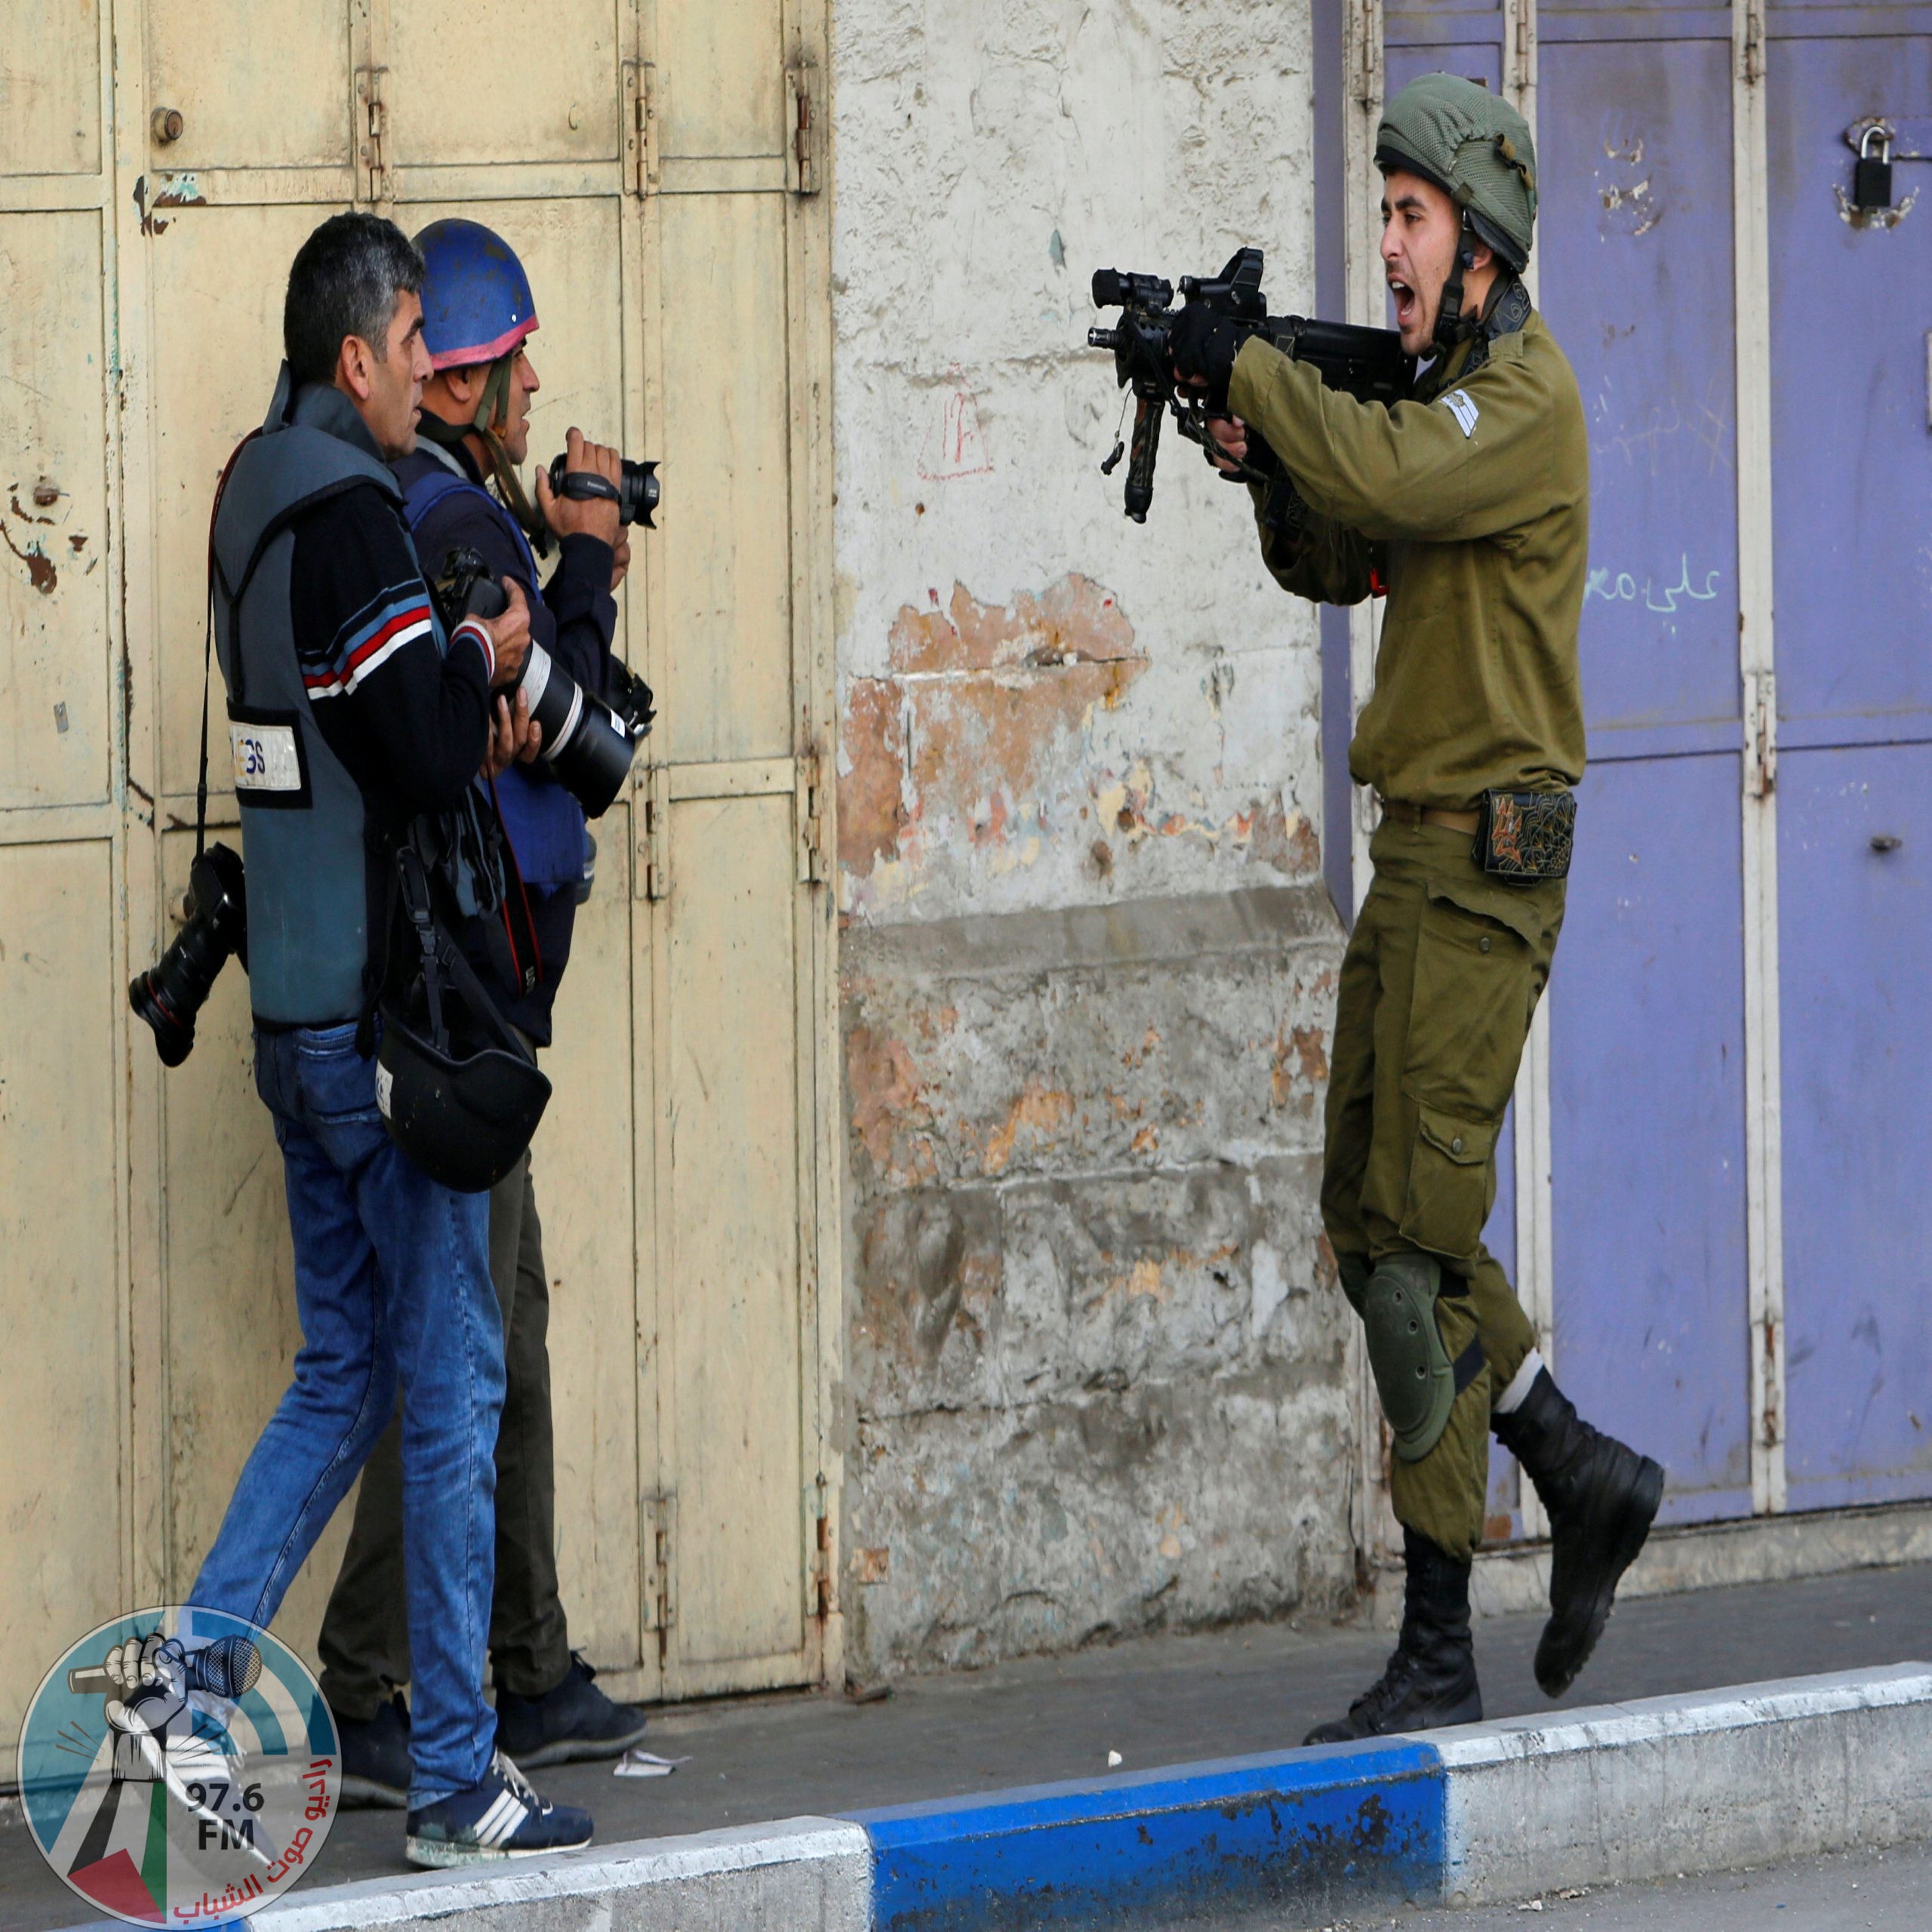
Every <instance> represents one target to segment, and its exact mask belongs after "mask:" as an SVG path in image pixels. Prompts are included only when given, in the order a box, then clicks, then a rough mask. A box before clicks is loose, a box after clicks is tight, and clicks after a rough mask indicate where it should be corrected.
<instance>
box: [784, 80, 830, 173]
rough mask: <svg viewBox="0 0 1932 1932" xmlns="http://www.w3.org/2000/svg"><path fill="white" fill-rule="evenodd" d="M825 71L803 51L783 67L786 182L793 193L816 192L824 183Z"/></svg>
mask: <svg viewBox="0 0 1932 1932" xmlns="http://www.w3.org/2000/svg"><path fill="white" fill-rule="evenodd" d="M824 71H825V70H824V69H823V68H822V67H820V65H819V64H818V63H817V61H816V60H813V59H811V57H809V56H807V55H803V54H801V56H800V57H798V59H797V60H794V61H793V62H792V63H791V65H790V66H788V67H787V68H786V69H785V99H786V112H787V115H788V125H787V127H786V144H785V185H786V186H787V187H788V188H789V189H791V191H792V193H793V194H795V195H816V194H817V192H818V191H819V189H820V188H821V187H822V186H824V177H825V81H824Z"/></svg>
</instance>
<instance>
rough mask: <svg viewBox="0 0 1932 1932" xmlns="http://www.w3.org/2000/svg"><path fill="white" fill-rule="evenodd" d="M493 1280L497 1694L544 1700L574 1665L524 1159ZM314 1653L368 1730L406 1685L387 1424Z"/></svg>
mask: <svg viewBox="0 0 1932 1932" xmlns="http://www.w3.org/2000/svg"><path fill="white" fill-rule="evenodd" d="M490 1278H491V1281H492V1282H493V1283H494V1285H495V1287H496V1291H497V1302H498V1303H499V1305H500V1306H501V1308H502V1309H503V1366H504V1374H505V1389H504V1395H503V1420H502V1422H501V1423H500V1424H499V1426H498V1428H497V1587H496V1594H495V1596H494V1599H493V1601H492V1602H491V1607H490V1661H491V1666H492V1667H493V1668H494V1672H495V1675H496V1680H497V1688H498V1689H499V1690H509V1691H512V1692H513V1693H514V1694H515V1695H516V1696H518V1697H542V1696H543V1694H544V1693H545V1692H546V1691H547V1690H555V1688H556V1687H557V1686H558V1684H561V1682H562V1681H563V1680H564V1678H565V1675H566V1673H567V1672H568V1671H569V1669H570V1667H571V1645H570V1630H569V1626H568V1623H566V1621H565V1617H564V1606H563V1603H562V1601H561V1598H560V1597H559V1595H558V1589H557V1534H556V1480H555V1468H554V1452H553V1450H552V1438H551V1428H550V1352H549V1346H548V1337H549V1327H550V1285H549V1281H548V1280H547V1279H546V1277H545V1275H544V1272H543V1223H541V1222H540V1220H538V1219H537V1193H536V1189H535V1188H534V1186H532V1184H531V1177H530V1156H529V1155H528V1153H526V1154H525V1155H524V1157H523V1158H522V1159H521V1161H518V1164H516V1166H515V1168H512V1170H511V1171H510V1172H509V1174H507V1175H506V1177H504V1178H503V1180H500V1181H499V1182H498V1183H497V1185H496V1186H494V1188H492V1189H491V1191H490ZM316 1648H317V1650H318V1652H319V1653H320V1655H321V1663H322V1675H321V1685H322V1694H323V1695H324V1696H325V1697H327V1698H328V1700H329V1703H330V1705H331V1707H332V1708H333V1709H334V1710H335V1711H336V1712H337V1714H338V1715H340V1716H343V1717H345V1718H349V1719H351V1720H352V1721H356V1722H358V1723H366V1722H367V1721H368V1720H369V1719H370V1718H372V1717H374V1715H375V1714H376V1708H377V1706H378V1705H379V1704H380V1703H383V1701H384V1700H386V1698H387V1697H389V1694H390V1692H391V1691H392V1690H393V1689H394V1688H395V1687H396V1686H398V1685H399V1684H407V1683H408V1681H409V1677H410V1665H409V1626H408V1621H407V1620H406V1618H405V1614H404V1610H403V1589H402V1460H401V1430H400V1428H399V1426H398V1423H396V1422H395V1421H393V1420H392V1422H391V1423H390V1424H389V1429H388V1431H387V1432H386V1434H385V1435H383V1438H382V1440H381V1441H380V1442H379V1443H378V1444H377V1445H376V1450H375V1453H374V1454H373V1455H372V1456H371V1457H370V1458H369V1460H368V1463H366V1464H365V1465H364V1467H363V1470H362V1487H361V1490H360V1491H359V1492H358V1494H357V1497H356V1499H355V1527H353V1528H352V1530H351V1531H349V1547H348V1549H346V1551H345V1552H343V1558H342V1568H341V1570H340V1571H339V1572H338V1573H337V1577H336V1580H335V1588H334V1590H333V1591H331V1592H330V1595H329V1603H328V1610H327V1611H326V1612H325V1614H324V1615H323V1618H322V1629H321V1636H320V1638H318V1641H317V1644H316Z"/></svg>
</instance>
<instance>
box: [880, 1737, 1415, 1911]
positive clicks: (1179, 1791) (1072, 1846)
mask: <svg viewBox="0 0 1932 1932" xmlns="http://www.w3.org/2000/svg"><path fill="white" fill-rule="evenodd" d="M1445 1792H1446V1778H1445V1774H1444V1770H1443V1764H1442V1758H1441V1754H1440V1753H1439V1752H1437V1751H1436V1749H1435V1748H1434V1746H1432V1745H1429V1744H1426V1743H1420V1742H1419V1741H1417V1740H1414V1739H1412V1738H1402V1739H1395V1740H1388V1741H1384V1742H1378V1743H1373V1744H1344V1745H1330V1746H1324V1747H1321V1748H1319V1749H1314V1750H1300V1751H1287V1752H1274V1753H1271V1754H1269V1755H1266V1756H1262V1757H1254V1758H1222V1759H1219V1760H1217V1761H1213V1762H1210V1763H1207V1764H1189V1765H1186V1766H1184V1767H1171V1768H1168V1769H1166V1770H1154V1771H1143V1772H1137V1773H1129V1774H1124V1775H1122V1776H1120V1777H1111V1778H1104V1779H1100V1780H1096V1781H1094V1782H1091V1783H1073V1784H1052V1785H1035V1786H1031V1787H1029V1788H1026V1789H1020V1790H1016V1791H1001V1792H989V1793H988V1794H986V1795H985V1796H983V1797H977V1798H950V1799H943V1800H941V1801H938V1802H937V1803H931V1804H904V1805H895V1806H893V1807H890V1808H888V1809H886V1810H874V1811H854V1812H850V1813H848V1814H845V1815H846V1816H847V1817H848V1818H849V1819H850V1820H851V1822H852V1823H855V1824H858V1825H861V1826H863V1827H864V1828H865V1830H866V1835H868V1836H869V1838H870V1839H871V1841H872V1924H873V1926H874V1927H875V1932H1019V1928H1021V1927H1031V1926H1036V1925H1041V1924H1052V1923H1054V1921H1082V1920H1084V1921H1102V1922H1104V1923H1106V1924H1109V1925H1134V1924H1146V1925H1149V1926H1155V1925H1159V1926H1168V1925H1174V1924H1186V1922H1187V1921H1189V1920H1190V1919H1193V1918H1210V1917H1214V1918H1223V1919H1225V1918H1226V1915H1227V1914H1228V1913H1229V1911H1230V1909H1247V1908H1251V1907H1252V1908H1260V1907H1276V1908H1278V1907H1286V1906H1302V1907H1306V1908H1309V1909H1313V1910H1317V1911H1318V1910H1320V1909H1321V1908H1322V1907H1323V1906H1324V1905H1325V1904H1326V1903H1328V1902H1329V1901H1330V1900H1334V1901H1336V1902H1337V1903H1346V1904H1349V1905H1351V1906H1362V1905H1367V1904H1370V1903H1374V1902H1377V1901H1380V1900H1385V1899H1400V1898H1424V1899H1433V1898H1435V1897H1437V1896H1438V1894H1439V1892H1440V1890H1441V1884H1442V1874H1443V1870H1444V1863H1445V1860H1446V1857H1447V1850H1446V1838H1445V1832H1444V1808H1445Z"/></svg>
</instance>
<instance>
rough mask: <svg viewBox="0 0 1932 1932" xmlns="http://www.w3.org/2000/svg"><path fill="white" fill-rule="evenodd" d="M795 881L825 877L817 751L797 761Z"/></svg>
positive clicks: (822, 800)
mask: <svg viewBox="0 0 1932 1932" xmlns="http://www.w3.org/2000/svg"><path fill="white" fill-rule="evenodd" d="M825 881H826V863H825V789H824V786H823V783H821V782H820V765H819V759H818V754H817V752H814V753H813V754H812V755H811V757H809V758H801V759H799V761H798V883H799V884H801V885H823V884H824V883H825Z"/></svg>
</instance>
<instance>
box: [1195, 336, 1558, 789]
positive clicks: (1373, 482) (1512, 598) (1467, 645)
mask: <svg viewBox="0 0 1932 1932" xmlns="http://www.w3.org/2000/svg"><path fill="white" fill-rule="evenodd" d="M1473 346H1474V345H1473V344H1469V343H1465V344H1463V345H1461V346H1459V347H1458V348H1457V349H1456V350H1455V351H1454V352H1453V353H1452V354H1451V355H1450V356H1449V357H1447V358H1446V361H1445V363H1444V367H1443V368H1441V371H1440V372H1439V373H1438V371H1435V370H1432V371H1429V372H1428V373H1427V374H1426V375H1425V376H1424V377H1423V381H1422V383H1421V384H1420V386H1419V387H1418V389H1417V395H1416V398H1415V399H1414V400H1413V401H1406V402H1398V403H1397V404H1396V405H1395V406H1394V407H1393V408H1384V407H1383V405H1380V404H1378V403H1364V402H1358V401H1356V400H1355V398H1354V397H1352V396H1351V395H1344V394H1343V393H1342V392H1340V391H1339V390H1336V389H1329V388H1327V386H1324V383H1322V381H1321V377H1319V376H1318V374H1316V373H1315V371H1314V370H1313V369H1312V368H1309V366H1308V365H1306V364H1304V363H1300V362H1296V361H1291V359H1290V358H1288V357H1287V356H1285V355H1283V354H1282V353H1281V352H1280V350H1278V349H1275V348H1274V347H1273V346H1272V345H1271V344H1269V343H1266V342H1264V341H1262V340H1260V339H1258V338H1257V339H1255V340H1251V341H1249V342H1248V343H1247V344H1246V345H1244V347H1243V348H1242V349H1241V355H1240V356H1239V358H1238V360H1237V361H1236V362H1235V368H1234V377H1233V380H1232V382H1231V383H1230V384H1229V389H1228V401H1229V408H1231V409H1232V411H1233V412H1234V413H1235V414H1236V415H1237V416H1238V417H1241V419H1242V420H1243V421H1244V422H1246V423H1249V424H1250V425H1251V426H1252V427H1253V428H1254V429H1255V430H1256V431H1257V432H1259V433H1260V435H1261V437H1262V438H1263V440H1264V441H1266V443H1267V445H1268V446H1269V448H1271V449H1272V450H1273V451H1274V452H1275V454H1276V455H1277V456H1278V457H1280V458H1281V463H1282V464H1283V466H1284V467H1285V468H1286V469H1287V472H1288V473H1289V475H1291V476H1292V477H1293V478H1294V481H1295V483H1296V485H1297V487H1298V488H1299V489H1300V492H1301V494H1302V496H1303V498H1304V499H1305V500H1306V502H1307V503H1308V506H1309V510H1310V512H1312V514H1311V515H1310V516H1309V519H1308V522H1307V524H1306V527H1305V528H1304V529H1303V531H1302V532H1301V533H1300V535H1299V536H1298V537H1295V538H1293V539H1283V538H1281V537H1278V536H1276V535H1275V534H1273V533H1272V532H1271V531H1269V529H1268V528H1266V525H1264V526H1263V529H1262V533H1261V537H1262V555H1263V558H1264V560H1265V561H1266V563H1267V565H1268V568H1269V570H1270V571H1272V573H1273V574H1274V576H1275V579H1276V580H1277V581H1278V583H1281V586H1282V587H1283V588H1284V589H1287V590H1291V591H1293V592H1295V593H1296V594H1297V595H1300V596H1303V597H1306V598H1312V599H1314V600H1315V601H1318V602H1321V603H1327V604H1355V603H1358V602H1360V601H1361V599H1362V598H1364V597H1366V596H1367V595H1370V593H1371V589H1372V588H1373V587H1374V586H1373V585H1372V583H1371V573H1373V574H1374V575H1375V576H1377V577H1380V579H1381V580H1383V582H1384V583H1386V585H1387V586H1388V595H1389V602H1388V608H1387V611H1386V614H1385V616H1384V617H1383V626H1382V644H1381V648H1380V651H1378V652H1377V657H1376V663H1375V691H1374V696H1373V697H1371V699H1370V700H1369V701H1368V703H1367V706H1365V707H1364V709H1363V711H1362V714H1361V720H1360V722H1359V724H1358V726H1357V728H1356V731H1355V742H1354V743H1353V744H1352V746H1350V747H1349V771H1350V773H1351V774H1352V776H1353V777H1354V778H1355V781H1356V783H1358V784H1361V785H1372V786H1374V788H1375V789H1376V790H1377V791H1378V792H1380V793H1381V794H1382V795H1383V797H1384V798H1397V799H1402V800H1404V801H1407V802H1409V803H1411V804H1419V805H1437V806H1444V807H1447V808H1449V809H1450V810H1451V811H1461V810H1467V809H1469V808H1471V807H1473V806H1474V805H1475V804H1476V803H1477V802H1478V799H1479V798H1480V796H1481V794H1482V793H1483V792H1486V791H1492V790H1495V791H1548V790H1554V789H1558V788H1559V787H1561V786H1567V785H1574V784H1575V783H1577V780H1579V779H1580V778H1581V777H1582V776H1583V693H1582V688H1581V684H1580V678H1579V675H1578V671H1577V623H1578V620H1579V619H1580V617H1581V614H1582V611H1583V581H1584V575H1585V566H1586V561H1587V559H1588V555H1589V441H1588V437H1587V434H1586V429H1585V425H1584V421H1583V401H1582V398H1581V397H1580V395H1578V394H1577V378H1576V377H1575V375H1574V374H1573V373H1572V372H1571V368H1570V365H1569V363H1568V362H1567V361H1566V360H1565V358H1564V354H1563V352H1562V351H1561V349H1558V347H1557V346H1556V343H1555V340H1553V339H1552V337H1551V335H1550V333H1549V330H1548V329H1547V328H1546V327H1545V326H1544V325H1543V318H1542V317H1541V316H1540V315H1537V314H1536V313H1535V312H1534V310H1532V311H1531V313H1530V315H1529V318H1528V320H1527V321H1526V322H1525V323H1524V325H1523V327H1522V328H1521V329H1520V330H1517V331H1512V332H1511V333H1509V334H1502V335H1499V336H1497V337H1495V338H1494V340H1490V341H1488V343H1487V358H1486V359H1483V360H1481V361H1480V366H1478V368H1475V370H1474V371H1471V372H1470V373H1468V374H1463V373H1461V372H1462V371H1464V370H1465V369H1466V368H1467V365H1468V364H1469V361H1471V359H1472V355H1471V350H1472V347H1473ZM1259 494H1260V493H1259V492H1258V491H1257V496H1258V495H1259Z"/></svg>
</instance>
